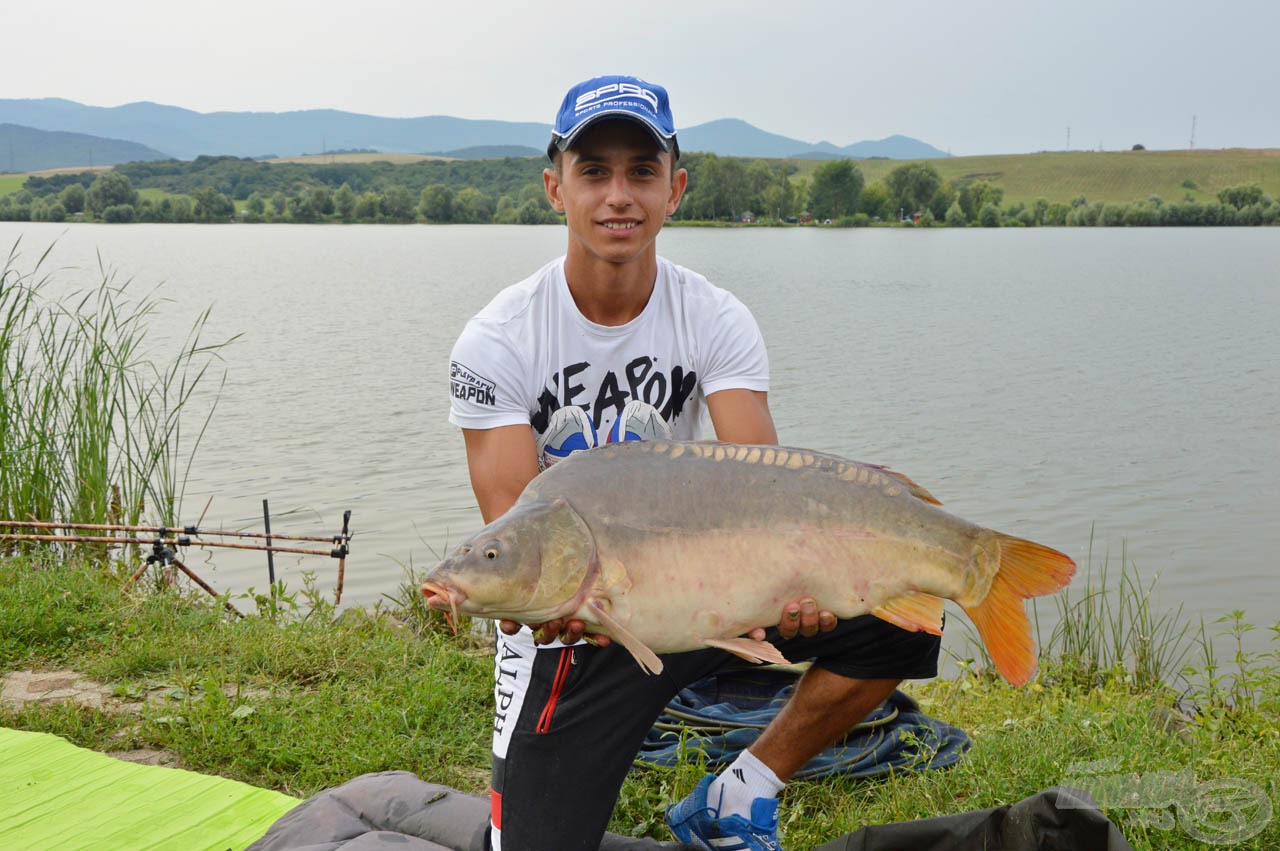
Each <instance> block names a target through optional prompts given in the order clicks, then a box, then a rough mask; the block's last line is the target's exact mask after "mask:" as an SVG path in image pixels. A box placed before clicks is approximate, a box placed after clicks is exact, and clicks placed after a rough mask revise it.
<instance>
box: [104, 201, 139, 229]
mask: <svg viewBox="0 0 1280 851" xmlns="http://www.w3.org/2000/svg"><path fill="white" fill-rule="evenodd" d="M137 214H138V211H137V210H135V209H134V208H133V205H132V204H113V205H111V206H110V207H107V208H106V209H105V210H103V211H102V220H103V221H104V222H110V223H112V224H128V223H129V222H132V221H133V220H134V219H135V218H137Z"/></svg>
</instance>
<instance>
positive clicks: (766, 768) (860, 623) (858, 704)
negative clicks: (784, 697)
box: [667, 615, 941, 848]
mask: <svg viewBox="0 0 1280 851" xmlns="http://www.w3.org/2000/svg"><path fill="white" fill-rule="evenodd" d="M768 640H769V641H771V642H772V643H774V644H775V645H776V646H777V647H778V648H779V649H780V650H781V651H782V652H783V654H784V655H786V656H787V658H789V659H793V660H801V659H808V658H813V659H815V660H816V661H815V663H814V666H813V667H812V668H810V670H809V671H808V672H807V673H806V674H805V676H804V677H802V678H801V680H800V683H799V684H798V685H797V688H796V692H795V694H794V695H793V696H792V698H791V700H790V701H788V702H787V704H786V706H784V707H783V709H782V711H781V712H779V713H778V715H777V717H775V718H774V719H773V721H772V722H771V723H770V724H769V726H768V727H767V728H766V729H765V730H764V732H763V733H761V735H760V738H758V739H757V740H756V741H755V742H754V743H753V744H752V745H751V747H750V748H749V749H748V751H747V752H746V753H744V754H743V755H741V756H740V757H739V758H738V760H737V761H736V762H734V763H733V764H732V765H730V766H729V767H728V768H726V769H725V770H724V771H722V772H721V773H720V775H719V776H718V777H716V778H715V779H712V778H710V777H709V776H708V777H707V778H704V779H703V782H702V783H700V784H699V786H698V788H696V789H695V790H694V791H693V793H691V794H690V796H689V797H687V798H685V799H684V800H683V801H681V802H680V803H679V804H677V805H675V806H674V807H672V808H670V810H669V811H668V814H667V820H668V823H669V824H671V826H672V830H673V831H674V832H675V833H676V836H677V837H678V838H681V839H684V840H685V841H689V840H690V839H691V838H702V839H703V840H704V844H705V843H706V841H707V838H708V837H710V838H715V839H716V840H717V841H723V840H724V839H726V838H728V837H733V838H740V837H746V844H744V845H743V846H742V847H747V848H757V847H758V848H773V847H776V845H774V844H771V843H773V842H776V820H774V819H773V817H772V813H773V809H774V807H776V804H774V803H773V802H772V801H771V799H772V798H774V796H776V795H777V793H778V792H779V791H780V790H781V789H782V786H783V784H784V783H785V781H786V780H787V779H789V778H790V777H791V776H792V775H793V774H795V773H796V772H797V771H799V770H800V769H801V768H802V767H803V766H804V765H805V763H807V762H808V761H809V760H810V759H811V758H812V757H814V756H816V755H817V754H818V753H819V752H820V751H822V749H823V748H825V747H827V746H828V745H830V744H831V743H832V742H834V741H835V740H837V739H839V738H840V737H841V736H842V735H844V734H845V733H847V732H848V731H849V730H850V729H852V728H853V726H854V725H856V724H857V723H858V722H860V721H861V720H862V719H864V718H865V717H866V716H867V715H868V714H869V713H870V712H871V711H872V710H873V709H875V707H876V706H877V705H879V704H880V703H881V702H882V701H883V700H884V699H885V698H886V697H888V696H889V695H890V694H891V693H892V691H893V689H894V688H895V687H896V686H897V684H898V683H899V682H901V681H902V680H904V679H923V678H927V677H933V676H936V675H937V664H938V650H939V647H940V643H941V642H940V639H939V638H938V637H937V636H933V635H929V634H927V633H913V632H908V631H907V630H903V629H900V628H898V627H896V626H894V625H892V624H889V623H886V622H885V621H882V620H880V619H879V618H876V617H874V616H871V615H865V616H862V617H858V618H852V619H849V620H846V621H841V622H840V623H839V624H838V625H837V626H836V628H835V629H834V630H833V631H831V632H828V633H820V634H819V635H816V636H813V637H809V638H805V637H797V638H794V639H790V640H787V641H783V640H781V639H780V638H778V636H777V633H776V630H770V631H769V635H768ZM681 685H682V686H683V685H684V684H683V683H681ZM760 804H765V806H760ZM751 837H755V838H751Z"/></svg>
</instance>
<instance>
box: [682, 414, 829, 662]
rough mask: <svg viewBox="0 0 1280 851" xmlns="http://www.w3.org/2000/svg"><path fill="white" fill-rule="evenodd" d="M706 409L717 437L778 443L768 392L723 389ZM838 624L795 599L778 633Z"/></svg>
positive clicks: (760, 635)
mask: <svg viewBox="0 0 1280 851" xmlns="http://www.w3.org/2000/svg"><path fill="white" fill-rule="evenodd" d="M707 410H708V411H710V413H711V424H712V425H714V426H715V429H716V437H717V438H718V439H720V440H723V441H724V442H726V443H755V444H763V445H776V444H777V442H778V431H777V429H776V428H775V427H774V425H773V415H772V414H771V413H769V394H768V393H765V392H763V391H760V390H745V389H740V388H735V389H731V390H721V391H719V392H717V393H712V394H711V395H709V396H707ZM835 626H836V616H835V615H833V614H832V613H831V612H827V611H822V612H820V611H818V604H817V603H816V602H815V601H813V600H810V599H805V600H795V601H793V602H791V603H788V604H787V605H786V606H785V607H784V608H783V610H782V621H781V622H780V623H779V624H778V634H779V635H780V636H782V637H783V638H786V639H789V638H794V637H795V636H796V634H797V633H799V634H800V635H805V636H811V635H817V634H818V631H819V630H821V631H822V632H830V631H831V630H833V629H835ZM749 634H750V636H751V637H752V638H755V639H757V640H760V641H763V640H764V636H765V631H764V630H763V629H753V630H752V631H751V632H750V633H749Z"/></svg>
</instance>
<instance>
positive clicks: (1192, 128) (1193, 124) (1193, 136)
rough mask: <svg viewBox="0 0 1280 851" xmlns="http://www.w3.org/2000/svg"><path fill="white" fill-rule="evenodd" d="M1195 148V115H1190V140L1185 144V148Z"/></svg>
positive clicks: (1192, 149)
mask: <svg viewBox="0 0 1280 851" xmlns="http://www.w3.org/2000/svg"><path fill="white" fill-rule="evenodd" d="M1195 149H1196V117H1195V116H1194V115H1193V116H1191V142H1190V144H1189V145H1188V146H1187V150H1190V151H1194V150H1195Z"/></svg>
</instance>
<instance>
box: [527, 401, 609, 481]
mask: <svg viewBox="0 0 1280 851" xmlns="http://www.w3.org/2000/svg"><path fill="white" fill-rule="evenodd" d="M599 443H600V440H599V438H597V437H596V427H595V425H594V424H592V422H591V417H589V416H587V412H586V411H584V410H582V409H581V408H579V407H577V406H576V405H570V406H568V407H565V408H560V409H558V410H557V411H556V412H555V413H554V414H552V415H551V420H550V421H549V422H548V423H547V430H546V431H544V432H543V433H542V435H541V436H540V437H539V438H538V466H540V467H541V468H542V469H544V470H545V469H547V468H548V467H550V466H551V465H552V464H555V463H557V462H559V461H563V460H564V459H566V458H568V457H569V456H570V455H572V454H573V453H575V452H586V451H587V450H588V449H594V448H595V447H596V446H597V445H598V444H599Z"/></svg>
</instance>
